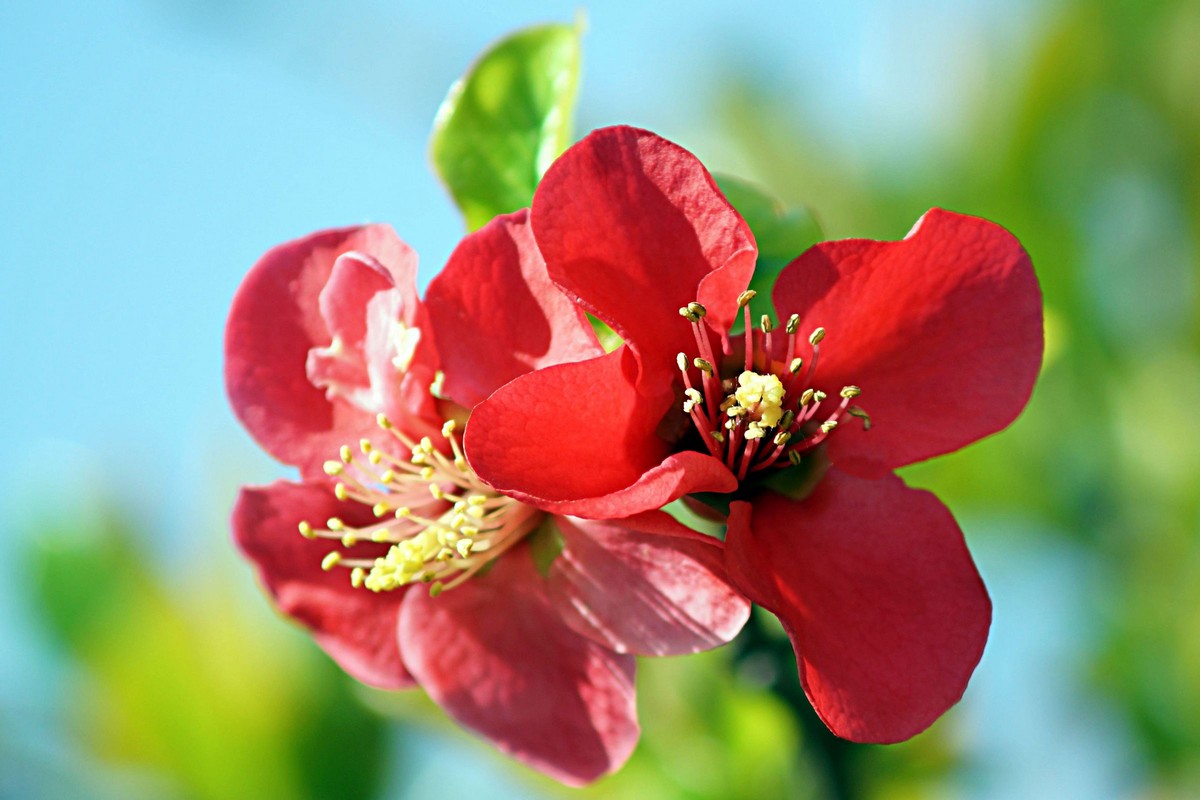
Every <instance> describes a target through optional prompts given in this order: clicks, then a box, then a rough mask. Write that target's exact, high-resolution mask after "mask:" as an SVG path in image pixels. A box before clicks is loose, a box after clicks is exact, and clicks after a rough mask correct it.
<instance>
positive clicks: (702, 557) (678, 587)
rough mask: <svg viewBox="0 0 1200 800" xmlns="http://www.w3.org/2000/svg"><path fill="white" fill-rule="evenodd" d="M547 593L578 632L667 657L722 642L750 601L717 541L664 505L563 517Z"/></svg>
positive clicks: (618, 646) (742, 620)
mask: <svg viewBox="0 0 1200 800" xmlns="http://www.w3.org/2000/svg"><path fill="white" fill-rule="evenodd" d="M555 524H556V525H557V527H558V530H559V532H560V533H561V534H562V536H563V540H564V548H563V551H562V553H561V554H560V555H559V556H558V558H556V559H555V560H554V563H553V565H552V566H551V567H550V575H549V584H550V598H551V600H552V602H553V603H554V604H555V606H556V607H557V608H558V609H559V611H560V613H561V614H562V615H563V618H564V619H565V620H566V621H567V624H569V625H570V626H571V627H572V628H574V629H575V630H576V631H577V632H579V633H581V634H583V635H585V636H588V637H589V638H591V639H594V640H595V641H597V642H599V643H600V644H603V645H605V646H606V647H610V648H612V649H613V650H616V651H617V652H618V653H633V654H634V655H639V656H670V655H682V654H684V653H697V652H700V651H701V650H708V649H710V648H713V647H717V646H718V645H722V644H724V643H726V642H728V641H729V640H731V639H732V638H733V637H734V636H736V635H737V633H738V631H740V630H741V629H742V626H743V625H744V624H745V623H746V619H747V618H748V617H749V615H750V604H749V603H748V602H747V601H746V599H745V598H743V597H742V596H741V594H739V593H738V592H737V590H735V589H734V588H733V587H732V586H730V584H729V581H728V579H727V578H726V576H725V564H724V560H723V559H724V553H723V548H722V547H721V543H720V541H718V540H717V539H714V538H712V537H710V536H704V535H702V534H699V533H696V532H695V531H692V530H689V529H688V528H686V527H684V526H683V525H681V524H680V523H678V522H676V521H675V520H674V519H672V518H671V517H670V516H669V515H668V514H665V513H663V512H661V511H652V512H648V513H646V514H640V515H638V516H636V517H632V518H630V519H623V520H619V521H618V522H615V523H613V522H592V521H588V520H582V519H571V518H567V517H559V518H557V519H555Z"/></svg>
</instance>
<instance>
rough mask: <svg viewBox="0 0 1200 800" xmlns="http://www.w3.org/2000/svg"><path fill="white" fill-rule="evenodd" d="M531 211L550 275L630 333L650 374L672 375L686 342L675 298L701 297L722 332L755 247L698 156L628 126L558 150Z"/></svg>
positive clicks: (655, 379)
mask: <svg viewBox="0 0 1200 800" xmlns="http://www.w3.org/2000/svg"><path fill="white" fill-rule="evenodd" d="M532 218H533V229H534V233H535V234H536V236H537V241H538V246H539V247H540V248H541V251H542V255H543V256H544V257H545V259H546V264H547V267H548V269H549V272H550V277H551V278H552V279H553V280H554V281H555V282H556V283H557V284H559V285H560V286H562V287H563V288H564V289H565V290H566V291H567V293H568V294H569V295H571V296H572V297H578V298H579V302H580V303H581V304H582V305H583V306H584V307H585V308H587V309H588V310H589V311H591V312H592V313H593V314H595V315H596V316H598V317H600V318H601V319H603V320H604V321H605V322H607V323H608V324H609V325H611V326H612V327H613V328H614V329H615V330H616V331H617V333H619V334H620V335H621V336H622V337H624V339H625V340H626V341H627V342H629V343H630V345H631V346H632V347H633V348H634V350H635V351H636V353H637V356H638V358H639V361H640V363H641V366H642V370H643V373H645V375H646V378H645V380H647V381H649V384H650V385H656V384H658V383H660V382H661V381H664V380H665V381H668V382H669V381H672V380H674V379H675V370H676V368H675V354H676V353H677V352H680V351H686V352H689V353H690V352H692V350H694V343H693V337H692V331H691V328H690V325H689V324H688V323H687V322H686V321H684V320H683V319H681V318H680V316H679V313H678V310H679V308H680V306H684V305H687V304H688V303H689V302H692V301H694V300H699V301H700V302H701V303H704V304H705V305H706V306H707V308H708V315H709V321H710V322H711V323H712V324H713V327H714V328H715V329H716V330H717V331H719V332H721V333H724V332H725V331H726V330H727V329H728V328H729V326H730V324H731V323H732V322H733V317H734V313H735V311H736V309H737V295H738V294H739V293H740V292H741V291H742V290H743V289H745V288H746V285H747V284H748V283H749V281H750V276H751V274H752V273H753V271H754V262H755V258H756V257H757V250H756V248H755V245H754V236H753V235H752V234H751V233H750V228H749V227H748V226H747V225H746V223H745V221H744V220H743V219H742V218H741V216H740V215H739V214H738V213H737V212H736V211H734V210H733V207H732V206H731V205H730V204H729V201H727V200H726V199H725V196H724V195H723V194H721V191H720V190H719V189H718V188H717V186H716V184H715V183H714V182H713V179H712V176H710V175H709V174H708V171H707V170H706V169H705V168H704V166H703V165H702V164H701V163H700V162H699V161H698V160H697V159H696V157H695V156H693V155H692V154H691V153H689V152H688V151H687V150H684V149H683V148H682V147H679V146H678V145H676V144H673V143H671V142H669V141H667V140H666V139H663V138H661V137H659V136H656V135H654V134H653V133H650V132H649V131H644V130H638V129H636V128H629V127H615V128H602V129H601V130H598V131H595V132H594V133H592V134H591V135H589V136H588V137H587V138H585V139H584V140H583V141H581V142H579V143H578V144H576V145H575V146H574V147H571V148H570V149H569V150H567V151H566V152H565V153H563V155H562V156H561V157H559V159H558V160H557V161H555V162H554V164H553V165H552V166H551V167H550V169H549V170H547V172H546V175H545V177H543V178H542V182H541V184H540V185H539V186H538V189H537V191H536V192H535V194H534V196H533V211H532ZM702 284H703V289H702V288H701V286H702Z"/></svg>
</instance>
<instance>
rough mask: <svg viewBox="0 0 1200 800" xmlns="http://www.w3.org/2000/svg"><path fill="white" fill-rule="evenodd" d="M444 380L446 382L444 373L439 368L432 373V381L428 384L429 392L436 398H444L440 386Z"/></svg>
mask: <svg viewBox="0 0 1200 800" xmlns="http://www.w3.org/2000/svg"><path fill="white" fill-rule="evenodd" d="M445 382H446V373H444V372H442V371H441V370H440V369H439V370H438V371H437V372H436V373H434V376H433V383H431V384H429V393H430V394H431V395H433V396H434V397H436V398H438V399H441V400H444V399H445V394H444V391H443V388H442V384H444V383H445Z"/></svg>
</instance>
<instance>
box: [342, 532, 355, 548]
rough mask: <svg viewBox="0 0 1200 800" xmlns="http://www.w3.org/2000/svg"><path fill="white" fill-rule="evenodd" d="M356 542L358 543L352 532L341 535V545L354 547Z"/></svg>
mask: <svg viewBox="0 0 1200 800" xmlns="http://www.w3.org/2000/svg"><path fill="white" fill-rule="evenodd" d="M356 544H358V539H357V538H355V536H354V534H352V533H347V534H346V535H345V536H343V537H342V547H354V545H356Z"/></svg>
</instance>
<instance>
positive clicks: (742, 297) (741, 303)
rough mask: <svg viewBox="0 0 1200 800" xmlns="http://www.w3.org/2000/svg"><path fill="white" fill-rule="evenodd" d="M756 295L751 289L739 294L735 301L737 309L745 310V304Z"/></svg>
mask: <svg viewBox="0 0 1200 800" xmlns="http://www.w3.org/2000/svg"><path fill="white" fill-rule="evenodd" d="M757 294H758V292H756V291H754V290H753V289H747V290H746V291H744V292H742V293H741V294H739V295H738V299H737V304H738V308H745V306H746V304H747V303H749V302H750V301H751V300H753V299H754V298H755V296H756V295H757Z"/></svg>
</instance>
